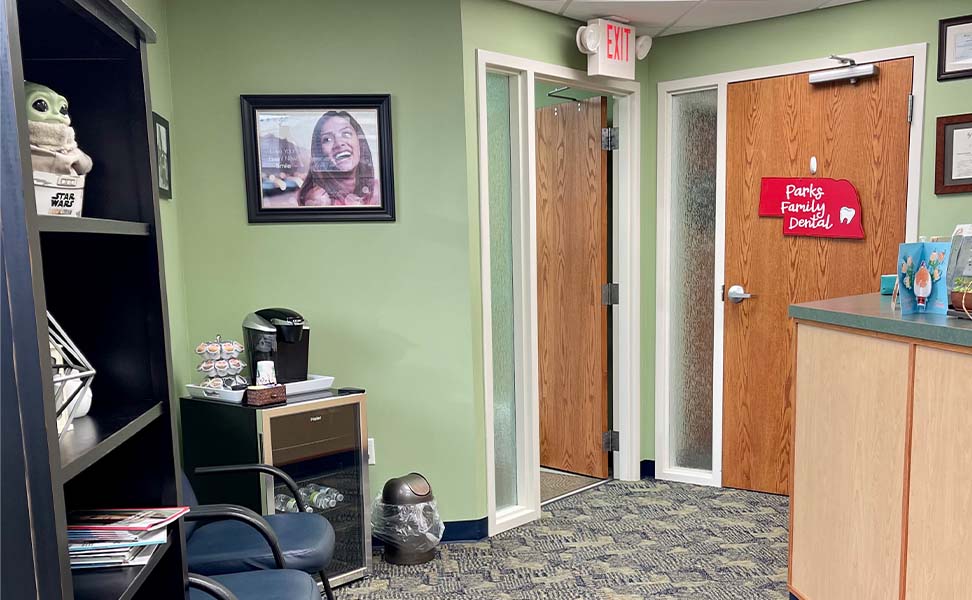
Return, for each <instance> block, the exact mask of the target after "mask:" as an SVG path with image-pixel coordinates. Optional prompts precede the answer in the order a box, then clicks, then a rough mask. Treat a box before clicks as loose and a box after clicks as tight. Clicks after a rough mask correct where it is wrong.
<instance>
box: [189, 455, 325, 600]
mask: <svg viewBox="0 0 972 600" xmlns="http://www.w3.org/2000/svg"><path fill="white" fill-rule="evenodd" d="M244 471H256V472H262V473H267V474H271V475H273V476H274V477H275V478H277V479H279V480H280V481H282V482H283V483H284V484H285V485H287V487H288V488H290V490H291V492H292V493H293V494H294V498H295V499H296V500H297V503H298V507H299V508H300V512H298V513H284V514H278V515H269V516H266V517H261V516H260V515H258V514H256V513H255V512H253V511H252V510H249V509H247V508H243V507H241V506H235V505H230V504H210V505H200V504H199V502H198V501H197V499H196V494H195V492H193V489H192V485H191V483H190V482H189V479H188V478H187V477H186V476H185V475H184V474H183V492H184V495H185V502H186V504H188V505H189V506H190V507H191V508H190V510H189V513H188V514H187V515H186V516H185V518H184V519H185V529H186V552H187V559H188V566H189V571H190V572H191V573H195V574H198V575H203V576H209V577H211V578H213V579H215V580H216V581H222V580H223V579H224V578H230V579H231V580H235V581H236V582H237V583H238V582H239V580H240V579H246V578H245V577H243V576H242V575H243V573H244V572H246V571H258V570H265V569H275V568H278V566H280V565H283V567H285V568H286V569H288V570H289V569H296V570H298V571H303V572H304V573H319V574H320V576H321V581H322V582H323V585H324V593H325V595H326V596H327V598H328V599H329V600H333V598H334V595H333V593H332V591H331V586H330V584H329V583H328V580H327V576H326V574H325V569H326V568H327V566H328V565H329V564H330V562H331V557H332V556H333V555H334V528H332V527H331V524H330V523H329V522H328V520H327V519H325V518H324V517H323V516H321V515H319V514H316V513H309V512H305V508H306V506H305V504H304V502H303V500H302V499H301V496H300V493H299V492H298V489H297V484H296V483H295V482H294V481H293V479H291V478H290V476H289V475H287V474H286V473H284V472H283V471H281V470H280V469H277V468H276V467H271V466H269V465H233V466H227V467H202V468H199V469H197V470H196V473H197V474H207V473H227V472H244ZM271 537H272V538H273V539H274V540H276V541H277V545H278V548H277V549H276V550H275V549H274V544H273V543H271V542H270V539H271ZM278 552H279V554H280V555H279V556H277V553H278ZM281 568H282V567H281ZM230 574H233V575H232V576H231V575H230ZM275 577H277V578H279V579H280V580H281V581H286V582H289V583H292V584H293V585H294V586H298V587H299V586H300V585H302V584H301V583H300V582H299V581H298V579H302V578H299V577H294V576H292V575H276V576H275ZM233 582H234V581H230V583H233ZM227 587H231V586H227ZM231 589H232V588H231ZM315 589H316V588H315ZM197 593H199V592H197ZM243 597H244V596H239V598H241V599H242V598H243ZM246 597H250V596H246ZM253 597H257V596H253ZM269 597H270V596H267V598H269ZM293 597H294V598H302V596H300V595H296V596H293Z"/></svg>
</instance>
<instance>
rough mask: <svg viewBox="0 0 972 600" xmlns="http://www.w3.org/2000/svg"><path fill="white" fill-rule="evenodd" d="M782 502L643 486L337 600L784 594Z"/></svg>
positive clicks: (583, 498)
mask: <svg viewBox="0 0 972 600" xmlns="http://www.w3.org/2000/svg"><path fill="white" fill-rule="evenodd" d="M787 510H788V502H787V498H785V497H781V496H771V495H766V494H757V493H752V492H742V491H738V490H726V489H716V488H707V487H699V486H690V485H683V484H676V483H668V482H661V481H654V480H645V481H641V482H634V483H622V482H612V483H608V484H606V485H603V486H600V487H598V488H594V489H592V490H589V491H586V492H582V493H580V494H577V495H575V496H571V497H569V498H565V499H564V500H561V501H558V502H554V503H552V504H549V505H547V506H546V507H544V511H543V518H542V519H541V520H540V522H537V523H531V524H530V525H526V526H523V527H519V528H517V529H514V530H512V531H508V532H506V533H503V534H500V535H498V536H496V537H494V538H492V539H490V540H485V541H482V542H477V543H466V544H451V545H447V546H443V547H441V548H440V551H439V557H438V558H437V559H436V560H434V561H432V562H431V563H428V564H426V565H420V566H414V567H401V566H395V565H389V564H387V563H385V562H384V561H383V560H381V557H380V555H379V554H376V555H375V561H374V566H373V573H372V575H371V576H370V577H369V578H367V579H365V580H363V581H359V582H356V583H353V584H349V585H348V586H346V587H343V588H340V589H338V590H337V591H336V595H337V598H338V599H339V600H351V599H357V598H368V599H369V600H402V599H413V598H414V599H417V598H428V599H431V598H445V599H452V598H471V599H475V600H487V599H490V600H520V599H524V600H528V599H538V600H539V599H570V600H574V599H580V598H583V599H611V600H621V599H624V600H629V599H635V598H649V597H650V598H700V599H701V598H716V599H720V600H743V599H748V598H784V599H785V598H787V597H788V595H787V591H786V559H787V531H786V528H787Z"/></svg>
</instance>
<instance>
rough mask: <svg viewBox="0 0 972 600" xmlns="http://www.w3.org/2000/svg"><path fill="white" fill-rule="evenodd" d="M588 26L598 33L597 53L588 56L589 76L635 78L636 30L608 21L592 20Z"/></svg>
mask: <svg viewBox="0 0 972 600" xmlns="http://www.w3.org/2000/svg"><path fill="white" fill-rule="evenodd" d="M587 26H588V27H590V28H592V29H594V30H595V31H597V34H598V36H597V37H598V40H600V43H599V44H598V48H597V52H596V53H594V54H588V55H587V74H588V75H606V76H608V77H618V78H620V79H634V78H635V60H636V57H635V30H634V27H631V26H630V25H625V24H623V23H616V22H614V21H609V20H608V19H591V20H590V21H588V22H587Z"/></svg>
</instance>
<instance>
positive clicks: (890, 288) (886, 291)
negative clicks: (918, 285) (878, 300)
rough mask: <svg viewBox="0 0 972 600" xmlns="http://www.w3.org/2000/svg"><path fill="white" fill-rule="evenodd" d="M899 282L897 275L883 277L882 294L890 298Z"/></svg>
mask: <svg viewBox="0 0 972 600" xmlns="http://www.w3.org/2000/svg"><path fill="white" fill-rule="evenodd" d="M896 281H898V276H897V275H881V294H882V295H884V296H890V295H891V294H892V292H894V283H895V282H896Z"/></svg>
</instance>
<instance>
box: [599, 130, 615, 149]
mask: <svg viewBox="0 0 972 600" xmlns="http://www.w3.org/2000/svg"><path fill="white" fill-rule="evenodd" d="M617 149H618V128H617V127H604V128H603V129H601V150H607V151H608V152H610V151H611V150H617Z"/></svg>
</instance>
